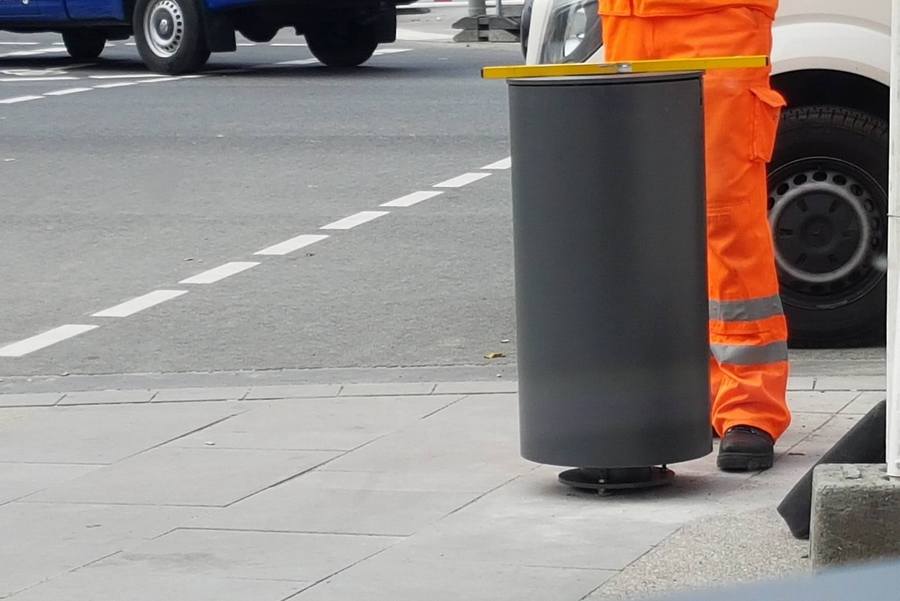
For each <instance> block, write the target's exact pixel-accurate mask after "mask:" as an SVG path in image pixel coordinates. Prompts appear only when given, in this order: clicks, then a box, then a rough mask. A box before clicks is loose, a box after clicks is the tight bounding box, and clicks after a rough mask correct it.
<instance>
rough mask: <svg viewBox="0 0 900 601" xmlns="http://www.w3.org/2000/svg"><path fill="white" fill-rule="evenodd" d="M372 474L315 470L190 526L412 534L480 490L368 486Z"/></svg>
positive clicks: (468, 500) (208, 515)
mask: <svg viewBox="0 0 900 601" xmlns="http://www.w3.org/2000/svg"><path fill="white" fill-rule="evenodd" d="M372 476H373V475H372V474H366V473H347V472H322V471H314V472H310V473H308V474H304V475H303V476H301V477H299V478H295V479H294V480H291V481H290V482H285V483H284V484H281V485H279V486H277V487H275V488H271V489H269V490H266V491H263V492H261V493H259V494H258V495H254V496H253V497H251V498H249V499H245V500H243V501H241V502H240V503H236V504H234V505H232V506H231V507H227V508H225V509H223V510H221V511H217V512H215V513H209V514H207V515H205V516H203V517H202V518H200V519H198V520H197V521H196V522H195V523H193V524H191V525H192V526H197V527H207V528H229V529H241V530H278V531H292V532H322V533H343V534H369V535H394V536H408V535H411V534H414V533H415V532H417V531H418V530H420V529H422V528H423V527H425V526H426V525H428V524H430V523H432V522H435V521H437V520H439V519H441V518H443V517H445V516H446V515H448V514H449V513H451V512H452V511H454V510H456V509H458V508H460V507H462V506H463V505H465V504H466V503H468V502H470V501H471V500H472V499H474V498H475V497H476V495H477V493H454V492H446V491H443V492H423V491H401V490H389V489H383V488H382V489H373V488H369V482H370V480H371V479H372Z"/></svg>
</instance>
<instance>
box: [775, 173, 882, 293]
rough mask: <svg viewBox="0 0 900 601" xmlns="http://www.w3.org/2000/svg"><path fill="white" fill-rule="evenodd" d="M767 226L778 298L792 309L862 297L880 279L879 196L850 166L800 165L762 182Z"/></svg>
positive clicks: (864, 176) (863, 175)
mask: <svg viewBox="0 0 900 601" xmlns="http://www.w3.org/2000/svg"><path fill="white" fill-rule="evenodd" d="M769 182H770V186H771V188H770V191H769V223H770V224H771V227H772V234H773V237H774V241H775V259H776V262H777V264H778V269H779V272H780V276H781V277H780V279H781V284H782V296H783V297H785V300H786V301H787V302H788V303H790V304H793V305H795V306H801V307H806V308H815V309H823V308H833V307H837V306H840V305H845V304H848V303H851V302H853V301H855V300H857V299H859V298H860V297H862V296H864V295H865V294H866V293H868V292H869V291H870V290H871V289H872V288H873V287H874V286H875V285H876V284H877V283H878V282H879V281H880V280H881V279H882V277H883V273H882V272H881V271H879V270H878V269H877V268H876V267H875V260H876V259H877V258H879V257H881V256H883V255H884V253H885V249H886V247H887V246H886V242H887V240H886V238H885V232H886V223H885V207H886V204H885V203H886V195H885V192H884V190H883V189H882V188H881V186H879V185H878V183H877V182H876V181H875V180H874V179H873V178H872V177H871V176H870V175H869V174H868V173H866V172H864V171H863V170H861V169H859V168H858V167H856V166H855V165H852V164H850V163H847V162H845V161H840V160H838V159H804V160H801V161H795V162H793V163H789V164H787V165H784V166H783V167H780V168H778V169H777V170H775V171H774V172H773V173H772V174H771V175H770V177H769Z"/></svg>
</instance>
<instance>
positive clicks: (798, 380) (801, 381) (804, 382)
mask: <svg viewBox="0 0 900 601" xmlns="http://www.w3.org/2000/svg"><path fill="white" fill-rule="evenodd" d="M787 387H788V390H812V389H813V388H815V387H816V379H815V378H813V377H808V376H791V377H790V378H788V386H787Z"/></svg>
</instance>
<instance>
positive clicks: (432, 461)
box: [323, 394, 535, 492]
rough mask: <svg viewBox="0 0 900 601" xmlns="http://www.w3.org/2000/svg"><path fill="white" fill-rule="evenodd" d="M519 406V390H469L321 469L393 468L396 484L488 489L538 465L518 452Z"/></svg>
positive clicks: (426, 488)
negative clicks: (473, 393)
mask: <svg viewBox="0 0 900 601" xmlns="http://www.w3.org/2000/svg"><path fill="white" fill-rule="evenodd" d="M517 406H518V402H517V399H516V396H515V395H505V394H489V395H478V396H470V397H467V398H464V399H463V400H461V401H459V402H457V403H455V404H453V405H451V406H450V407H448V408H447V409H444V410H443V411H440V412H439V413H436V414H435V415H432V416H431V417H429V418H428V419H425V420H422V421H421V422H420V423H418V424H416V425H415V427H410V428H407V429H404V430H401V431H399V432H396V433H394V434H391V435H389V436H385V437H384V438H381V439H379V440H377V441H375V442H373V443H372V444H369V445H366V446H365V447H362V448H360V449H357V450H355V451H353V452H351V453H347V454H346V455H344V456H342V457H340V458H339V459H336V460H335V461H333V462H331V463H329V465H327V466H325V468H323V469H325V470H327V471H350V472H373V473H381V474H389V475H390V476H391V478H392V479H393V481H394V482H395V486H396V488H397V490H423V491H439V490H440V491H456V492H486V491H488V490H490V489H492V488H494V487H496V486H499V485H500V484H502V483H504V482H506V481H508V480H510V479H512V478H514V477H515V476H517V475H519V474H523V473H526V472H528V471H530V470H532V469H534V467H535V466H534V464H532V463H529V462H527V461H525V460H524V459H521V458H520V457H519V434H518V423H517V418H516V414H517Z"/></svg>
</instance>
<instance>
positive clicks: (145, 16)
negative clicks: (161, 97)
mask: <svg viewBox="0 0 900 601" xmlns="http://www.w3.org/2000/svg"><path fill="white" fill-rule="evenodd" d="M132 22H133V27H134V39H135V42H136V43H137V48H138V52H140V54H141V59H143V61H144V64H146V65H147V67H148V68H149V69H150V70H151V71H154V72H156V73H166V74H169V75H177V74H180V73H189V72H191V71H196V70H197V69H199V68H200V67H202V66H203V65H204V64H205V63H206V61H207V60H208V59H209V47H208V46H207V44H206V36H205V33H204V30H203V23H202V20H201V18H200V9H199V8H198V7H197V4H196V2H194V0H137V3H136V4H135V7H134V16H133V18H132Z"/></svg>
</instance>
